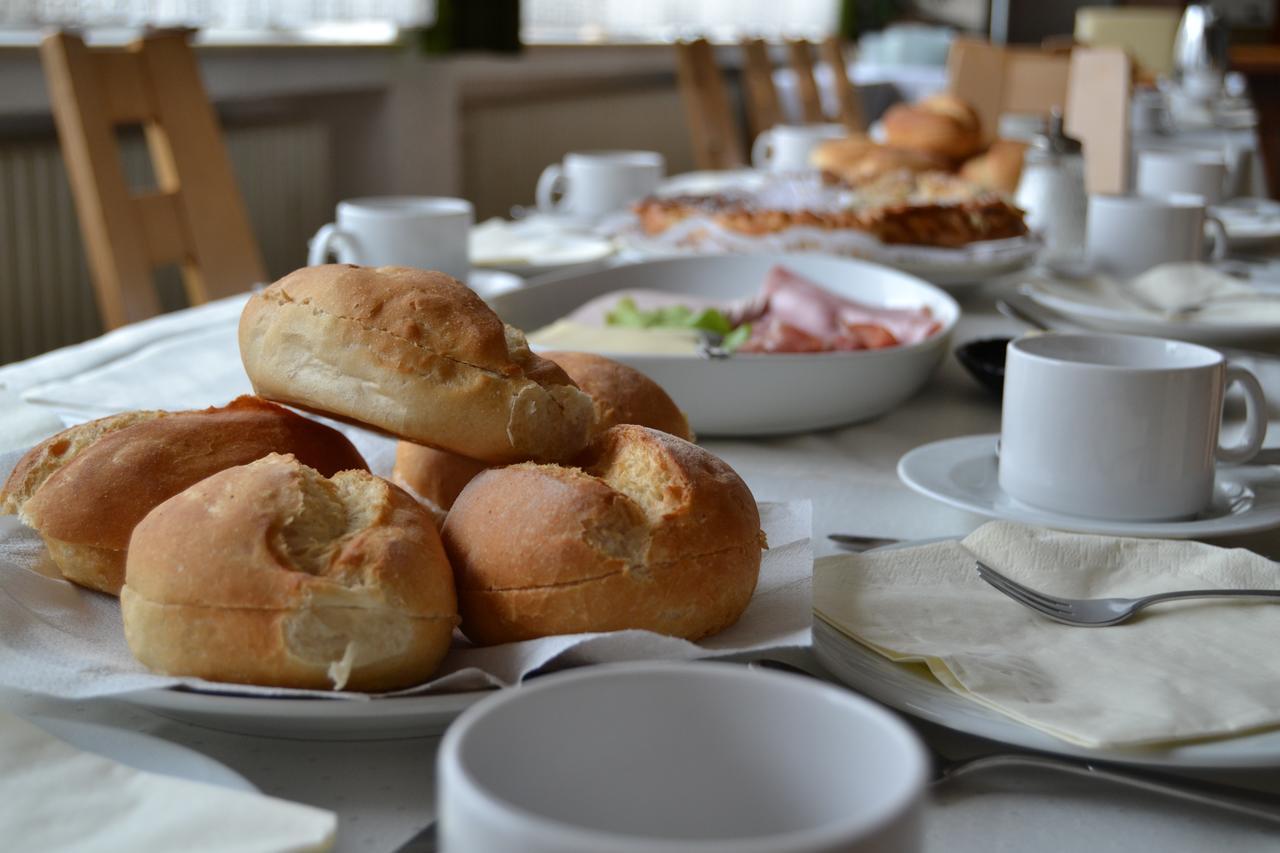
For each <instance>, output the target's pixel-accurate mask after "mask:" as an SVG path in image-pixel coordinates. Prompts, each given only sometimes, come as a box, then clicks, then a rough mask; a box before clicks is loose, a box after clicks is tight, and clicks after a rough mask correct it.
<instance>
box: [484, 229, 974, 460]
mask: <svg viewBox="0 0 1280 853" xmlns="http://www.w3.org/2000/svg"><path fill="white" fill-rule="evenodd" d="M775 265H782V266H785V267H786V268H788V269H790V270H792V271H793V272H796V273H798V274H800V275H802V276H804V277H806V278H809V279H811V280H812V281H814V282H816V283H818V284H819V285H821V286H822V287H824V288H826V289H827V290H829V291H831V292H833V293H836V294H839V295H840V296H844V297H848V298H850V299H854V300H857V301H859V302H863V303H866V304H869V305H876V306H882V307H892V308H917V307H920V306H928V307H929V309H930V310H931V311H932V312H933V314H934V316H935V317H937V319H938V321H939V323H940V325H941V329H940V330H939V331H938V332H937V333H936V334H934V335H933V336H932V337H930V338H928V339H927V340H924V341H921V342H920V343H917V344H912V345H909V346H899V347H889V348H886V349H880V350H864V351H859V352H837V353H815V354H772V355H765V354H741V355H734V356H732V357H730V358H727V359H707V358H701V357H699V356H695V355H670V354H662V355H641V354H636V353H625V352H608V351H602V352H601V354H603V355H605V356H608V357H609V358H613V359H616V360H618V361H621V362H623V363H625V364H629V365H631V366H632V367H634V368H636V369H637V370H639V371H641V372H642V373H644V374H646V375H647V376H649V377H650V378H651V379H653V380H654V381H655V382H657V383H658V384H659V385H661V386H662V387H663V388H665V389H666V391H667V393H668V394H670V395H671V397H672V399H674V400H675V402H676V404H677V405H678V406H680V408H681V409H683V410H684V412H685V414H686V415H688V417H689V421H690V423H691V425H692V426H693V428H694V430H695V431H696V432H697V433H698V434H699V435H739V436H741V435H776V434H785V433H794V432H802V431H810V430H819V429H826V428H829V427H835V426H840V425H843V424H850V423H856V422H858V421H865V420H869V419H871V418H875V417H877V416H879V415H882V414H884V413H885V412H888V411H889V410H891V409H893V408H894V407H896V406H898V405H900V404H901V403H903V402H905V401H906V400H907V399H908V398H909V397H911V396H912V395H913V394H915V393H916V392H917V391H918V390H919V389H920V387H921V386H922V385H924V383H925V382H926V381H928V379H929V377H930V376H931V375H932V373H933V371H934V369H935V368H936V367H937V366H938V363H939V362H940V361H941V360H942V358H943V356H944V355H945V354H946V353H947V350H948V348H949V344H950V341H951V336H952V332H953V331H954V329H955V324H956V321H957V320H958V319H959V316H960V307H959V306H958V305H957V304H956V302H955V300H954V299H952V298H951V297H950V296H948V295H947V294H946V293H944V292H943V291H942V290H940V289H939V288H937V287H935V286H933V285H931V284H929V283H927V282H925V281H922V280H921V279H919V278H916V277H915V276H912V275H908V274H907V273H903V272H899V271H897V270H893V269H890V268H888V267H884V266H881V265H879V264H873V263H870V262H869V261H860V260H854V259H848V258H836V257H831V256H823V255H806V254H796V255H719V256H701V257H687V258H668V259H664V260H653V261H643V262H640V263H635V264H628V265H625V266H619V267H612V268H609V269H603V270H594V271H591V272H583V273H571V274H566V275H562V276H555V277H550V278H547V279H543V280H541V281H539V282H536V283H533V284H530V285H529V286H527V287H525V288H522V289H520V290H517V291H512V292H510V293H504V294H501V295H499V296H497V297H495V298H493V299H492V300H491V301H490V304H491V305H492V306H493V308H494V310H495V311H497V312H498V314H499V315H500V316H501V317H502V318H503V319H504V320H505V321H506V322H508V323H511V324H512V325H514V326H517V327H519V328H522V329H524V330H525V331H526V332H531V331H533V330H535V329H538V328H541V327H542V326H545V325H548V324H549V323H552V322H553V321H555V320H557V319H559V318H560V317H563V316H565V315H566V314H568V313H569V312H571V311H573V310H574V309H575V308H577V307H579V306H580V305H582V304H583V303H585V302H587V301H588V300H590V299H593V298H595V297H597V296H601V295H603V294H606V293H611V292H614V291H623V290H633V289H646V290H661V291H668V292H672V293H684V294H688V295H690V296H697V297H700V298H703V299H712V300H716V301H723V302H726V303H728V302H732V301H734V300H738V299H743V298H746V297H750V296H752V295H754V294H755V293H756V292H757V291H758V290H759V289H760V287H761V285H762V284H763V283H764V280H765V276H766V275H767V274H768V272H769V270H770V269H771V268H772V267H773V266H775Z"/></svg>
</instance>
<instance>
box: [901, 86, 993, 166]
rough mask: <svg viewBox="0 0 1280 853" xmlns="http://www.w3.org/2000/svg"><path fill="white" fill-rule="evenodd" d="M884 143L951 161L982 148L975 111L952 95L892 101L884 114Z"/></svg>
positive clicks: (980, 128) (960, 158) (963, 157)
mask: <svg viewBox="0 0 1280 853" xmlns="http://www.w3.org/2000/svg"><path fill="white" fill-rule="evenodd" d="M883 125H884V136H885V142H886V143H887V144H888V145H890V146H892V147H894V148H907V149H910V150H912V151H920V152H922V153H925V154H932V155H935V156H937V157H944V158H946V159H948V160H951V161H953V162H957V161H960V160H964V159H965V158H967V157H970V156H972V155H973V154H975V153H976V152H977V151H978V149H979V148H981V147H982V123H981V120H980V119H979V118H978V113H977V112H976V111H975V110H974V109H973V107H971V106H969V104H967V103H965V102H964V101H963V100H961V99H960V98H958V97H956V96H955V95H950V94H946V93H943V94H938V95H931V96H929V97H927V98H925V99H924V100H922V101H920V102H919V103H916V104H895V105H894V106H892V107H890V108H889V110H888V112H886V113H885V114H884V119H883Z"/></svg>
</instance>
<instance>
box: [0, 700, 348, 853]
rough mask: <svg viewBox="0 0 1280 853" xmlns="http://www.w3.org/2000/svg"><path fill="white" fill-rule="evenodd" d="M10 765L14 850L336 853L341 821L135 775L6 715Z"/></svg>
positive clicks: (8, 804)
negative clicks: (328, 852)
mask: <svg viewBox="0 0 1280 853" xmlns="http://www.w3.org/2000/svg"><path fill="white" fill-rule="evenodd" d="M0 755H3V756H4V762H3V766H4V771H3V772H0V838H3V839H4V841H3V846H4V848H5V849H6V850H40V851H43V853H57V851H72V850H129V851H132V852H133V853H147V851H164V853H168V851H173V850H196V849H198V850H201V851H205V853H217V852H218V851H227V852H228V853H231V851H236V853H245V851H262V853H267V851H286V850H287V851H298V853H302V851H310V850H328V849H329V848H331V847H332V846H333V840H334V832H335V829H336V828H337V818H336V817H335V816H334V814H333V813H332V812H327V811H324V810H322V809H317V808H312V807H311V806H304V805H299V804H297V803H289V802H285V801H284V800H277V799H275V798H274V797H265V796H262V795H261V794H253V793H247V792H245V791H231V790H227V789H225V788H219V787H216V786H213V785H206V784H203V783H200V782H188V781H186V780H183V779H173V778H171V777H168V776H158V775H156V774H154V773H144V772H142V771H139V770H134V769H132V768H130V767H125V766H124V765H123V764H117V763H116V762H114V761H111V760H110V759H107V758H102V757H100V756H97V755H91V754H89V753H87V752H81V751H80V750H78V749H76V748H75V747H73V746H71V745H69V744H67V743H64V742H63V741H61V740H58V739H57V738H55V737H53V736H52V735H49V734H46V733H45V732H44V731H42V730H41V729H39V728H37V727H36V726H33V725H31V724H30V723H28V722H25V721H24V720H21V719H19V718H17V717H15V716H13V715H12V714H7V713H3V712H0Z"/></svg>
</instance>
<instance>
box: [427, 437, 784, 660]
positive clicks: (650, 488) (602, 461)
mask: <svg viewBox="0 0 1280 853" xmlns="http://www.w3.org/2000/svg"><path fill="white" fill-rule="evenodd" d="M578 461H579V463H580V464H581V467H580V468H570V467H564V466H559V465H537V464H522V465H513V466H510V467H507V468H494V469H490V470H488V471H485V472H484V473H482V474H480V476H478V477H476V478H475V479H474V480H472V481H471V483H470V484H469V485H468V486H467V487H466V489H464V490H463V492H462V494H461V495H459V497H458V500H457V502H456V503H454V505H453V509H452V510H451V511H450V513H449V517H448V518H447V519H446V520H445V524H444V530H443V536H444V544H445V550H446V551H447V552H448V554H449V559H450V562H451V563H452V564H453V567H454V572H455V577H456V580H457V584H458V608H459V611H460V613H461V615H462V631H463V633H464V634H466V635H467V637H468V638H469V639H470V640H472V641H473V642H476V643H480V644H482V645H490V644H495V643H509V642H515V641H519V640H529V639H534V638H537V637H545V636H549V635H552V634H578V633H585V632H597V631H620V630H624V629H628V628H638V629H644V630H649V631H656V632H658V633H661V634H668V635H671V636H675V637H683V638H685V639H688V640H697V639H699V638H701V637H705V636H708V635H710V634H714V633H716V632H717V631H720V630H723V629H724V628H727V627H729V626H730V625H732V624H733V623H734V622H736V621H737V619H738V617H739V616H741V615H742V612H743V611H744V610H745V609H746V607H747V604H748V602H750V600H751V595H752V593H753V592H754V591H755V586H756V580H757V577H758V575H759V572H760V552H761V548H762V547H764V545H765V543H764V535H763V533H762V532H761V530H760V514H759V510H758V509H757V507H756V502H755V499H754V498H753V497H752V495H751V491H750V490H749V489H748V488H747V486H746V484H745V483H743V482H742V479H741V478H740V477H738V475H737V474H736V473H734V471H733V469H732V468H730V467H729V466H728V465H726V464H725V463H724V462H723V461H721V460H720V459H718V458H717V457H715V456H713V455H712V454H710V453H708V452H707V451H705V450H703V449H702V448H700V447H698V446H697V445H694V444H690V443H689V442H687V441H684V440H682V439H679V438H675V437H674V436H671V435H667V434H665V433H661V432H658V431H657V430H653V429H649V428H647V427H641V426H634V425H622V426H615V427H612V428H611V429H608V430H606V431H605V432H603V433H601V434H600V435H599V436H597V437H596V439H595V440H594V441H593V442H592V445H591V447H590V448H588V450H587V451H586V453H585V454H583V456H582V458H581V459H579V460H578Z"/></svg>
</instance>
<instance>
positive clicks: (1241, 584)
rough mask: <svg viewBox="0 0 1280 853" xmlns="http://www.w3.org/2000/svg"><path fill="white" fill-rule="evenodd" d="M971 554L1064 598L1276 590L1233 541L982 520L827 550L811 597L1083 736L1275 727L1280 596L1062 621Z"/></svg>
mask: <svg viewBox="0 0 1280 853" xmlns="http://www.w3.org/2000/svg"><path fill="white" fill-rule="evenodd" d="M975 559H981V560H982V561H983V562H985V563H988V564H989V565H990V566H991V567H992V568H994V569H996V570H997V571H999V572H1001V573H1002V574H1005V575H1007V576H1009V577H1011V578H1013V579H1014V580H1017V581H1019V582H1021V583H1025V584H1026V585H1028V586H1030V587H1033V588H1035V589H1038V590H1041V591H1043V592H1046V593H1049V594H1053V595H1061V596H1067V597H1071V598H1083V597H1097V596H1125V597H1139V596H1142V595H1146V594H1150V593H1155V592H1165V591H1169V590H1176V589H1198V588H1206V587H1220V588H1229V587H1236V588H1271V589H1277V588H1280V566H1277V564H1275V563H1272V562H1271V561H1270V560H1267V559H1264V558H1263V557H1260V556H1258V555H1257V554H1254V553H1252V552H1250V551H1245V550H1242V549H1232V550H1228V549H1223V548H1216V547H1213V546H1210V545H1204V544H1201V543H1197V542H1167V541H1158V540H1148V539H1120V538H1115V537H1108V536H1087V535H1080V534H1071V533H1058V532H1055V531H1049V530H1043V529H1039V528H1035V527H1029V526H1025V525H1020V524H1012V523H1008V522H990V523H988V524H985V525H983V526H982V527H980V528H979V529H978V530H976V531H974V532H973V533H972V534H970V535H969V536H968V537H967V538H966V539H964V540H963V541H948V542H940V543H936V544H930V545H922V546H919V547H913V548H902V549H897V550H886V551H878V552H875V553H868V554H858V555H849V556H841V557H831V558H827V559H824V560H821V561H819V562H818V564H817V566H816V567H815V571H814V610H815V611H816V612H817V614H818V615H819V616H820V617H821V618H823V619H824V620H825V621H827V622H829V623H831V624H832V625H833V626H835V627H836V628H838V629H839V630H840V631H842V632H843V633H845V634H847V635H848V636H850V637H852V638H853V639H855V640H857V641H859V642H860V643H862V644H864V645H866V646H868V647H870V648H872V649H874V650H876V651H878V652H880V653H881V654H883V655H885V656H886V657H888V658H890V659H891V660H895V661H918V662H923V663H924V664H926V665H927V666H928V668H929V670H930V671H931V672H932V673H933V675H934V676H935V677H936V678H937V679H938V680H939V681H940V682H942V683H943V684H944V685H946V686H947V687H948V688H950V689H951V690H953V691H955V692H956V693H958V694H960V695H962V696H965V697H967V698H969V699H972V700H973V701H975V702H978V703H981V704H982V705H985V706H987V707H989V708H992V709H994V710H996V711H999V712H1000V713H1002V714H1006V715H1008V716H1010V717H1012V718H1014V719H1016V720H1018V721H1020V722H1022V723H1025V724H1027V725H1029V726H1032V727H1034V728H1037V729H1040V730H1042V731H1044V732H1047V733H1048V734H1051V735H1054V736H1056V737H1059V738H1062V739H1063V740H1067V741H1070V742H1072V743H1075V744H1079V745H1082V746H1089V747H1116V746H1139V745H1145V744H1157V743H1166V742H1171V741H1181V740H1191V739H1197V738H1209V737H1219V736H1224V735H1230V734H1239V733H1244V732H1248V731H1251V730H1257V729H1263V728H1269V727H1274V726H1277V725H1280V655H1278V654H1277V653H1276V644H1277V638H1280V604H1276V603H1266V602H1264V601H1256V600H1255V601H1252V602H1249V601H1240V600H1234V601H1232V600H1219V601H1214V600H1199V601H1186V602H1173V603H1169V604H1158V605H1156V606H1155V607H1153V608H1151V609H1150V610H1147V611H1145V612H1144V613H1143V614H1140V615H1139V616H1138V617H1136V618H1134V619H1133V620H1132V621H1130V622H1127V623H1125V624H1122V625H1117V626H1113V627H1109V628H1079V627H1072V626H1069V625H1063V624H1059V623H1057V622H1053V621H1051V620H1049V619H1047V618H1045V617H1043V616H1041V615H1039V614H1037V613H1035V612H1033V611H1031V610H1029V609H1027V608H1025V607H1023V606H1022V605H1021V604H1018V603H1017V602H1015V601H1013V600H1012V599H1010V598H1007V597H1006V596H1004V595H1003V594H1002V593H1000V592H997V591H996V590H995V589H993V588H992V587H990V586H988V585H987V584H986V583H985V582H984V581H982V580H981V579H979V578H978V575H977V573H976V571H975V570H974V561H975Z"/></svg>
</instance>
